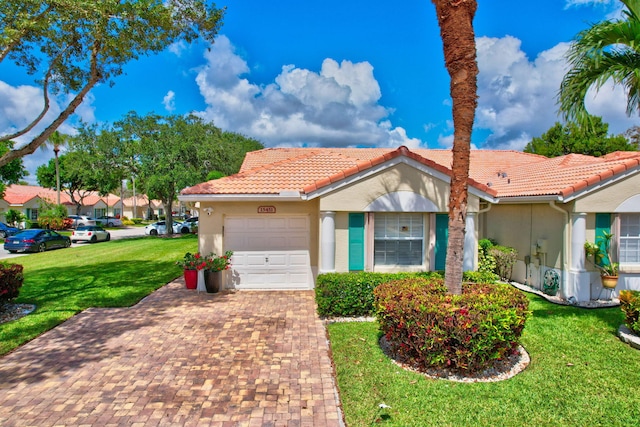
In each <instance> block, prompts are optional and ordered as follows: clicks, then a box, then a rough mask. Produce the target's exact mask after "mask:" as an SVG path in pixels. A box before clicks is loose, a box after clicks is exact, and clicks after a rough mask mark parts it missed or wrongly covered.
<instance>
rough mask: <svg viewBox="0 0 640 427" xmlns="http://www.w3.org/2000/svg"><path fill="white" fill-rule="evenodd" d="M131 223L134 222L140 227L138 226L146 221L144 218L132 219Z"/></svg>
mask: <svg viewBox="0 0 640 427" xmlns="http://www.w3.org/2000/svg"><path fill="white" fill-rule="evenodd" d="M131 221H133V223H134V224H136V225H138V224H142V221H144V220H143V219H142V218H131Z"/></svg>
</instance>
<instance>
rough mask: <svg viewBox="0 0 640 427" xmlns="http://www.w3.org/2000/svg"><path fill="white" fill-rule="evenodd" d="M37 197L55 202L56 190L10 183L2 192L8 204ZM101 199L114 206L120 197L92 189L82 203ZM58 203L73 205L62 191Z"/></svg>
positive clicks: (23, 201) (20, 202)
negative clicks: (106, 194) (101, 193)
mask: <svg viewBox="0 0 640 427" xmlns="http://www.w3.org/2000/svg"><path fill="white" fill-rule="evenodd" d="M36 197H39V198H40V199H42V200H46V201H48V202H52V203H55V202H56V200H57V194H56V190H51V189H49V188H43V187H38V186H36V185H18V184H12V185H9V186H7V188H6V189H5V192H4V197H3V198H4V200H6V201H7V202H8V203H9V204H10V205H24V204H25V203H27V202H29V201H30V200H32V199H34V198H36ZM100 200H102V201H103V202H104V203H108V205H109V206H115V205H116V204H117V203H118V202H119V201H120V197H118V196H116V195H114V194H109V197H107V196H100V195H99V194H98V193H97V192H95V191H92V192H90V193H89V195H88V196H87V197H85V198H84V200H83V204H84V205H85V206H92V205H95V204H96V203H98V202H99V201H100ZM60 203H61V204H63V205H73V203H72V202H71V198H70V197H69V195H68V194H66V193H65V192H64V191H61V192H60Z"/></svg>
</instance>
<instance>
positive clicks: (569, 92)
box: [558, 0, 640, 125]
mask: <svg viewBox="0 0 640 427" xmlns="http://www.w3.org/2000/svg"><path fill="white" fill-rule="evenodd" d="M620 1H621V2H622V3H623V4H624V5H625V6H626V9H625V10H623V12H622V14H623V19H616V20H608V21H603V22H599V23H596V24H594V25H592V26H591V27H589V28H588V29H586V30H584V31H581V32H580V33H578V35H577V36H576V37H575V39H574V41H573V43H572V44H571V47H570V48H569V51H568V52H567V59H568V60H569V65H570V69H569V71H568V72H567V74H566V75H565V76H564V78H563V80H562V83H561V84H560V91H559V92H558V102H559V105H560V113H561V114H562V116H563V118H564V119H565V120H571V121H576V122H578V123H580V124H587V125H591V119H590V116H589V113H588V112H587V109H586V107H585V104H584V100H585V96H586V95H587V91H588V90H589V89H590V88H591V87H593V88H594V89H596V91H597V90H599V89H600V88H601V87H602V85H604V84H605V82H606V81H607V80H609V79H611V80H612V81H613V82H614V83H615V84H619V85H622V86H623V87H624V89H625V91H626V93H627V115H631V113H633V112H634V111H638V110H640V45H639V44H638V41H639V40H638V39H639V38H640V0H620Z"/></svg>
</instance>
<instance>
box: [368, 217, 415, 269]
mask: <svg viewBox="0 0 640 427" xmlns="http://www.w3.org/2000/svg"><path fill="white" fill-rule="evenodd" d="M374 224H375V227H374V248H373V249H374V264H375V265H422V264H423V260H424V256H423V250H424V245H423V242H424V221H423V217H422V214H413V213H412V214H406V213H376V214H375V219H374Z"/></svg>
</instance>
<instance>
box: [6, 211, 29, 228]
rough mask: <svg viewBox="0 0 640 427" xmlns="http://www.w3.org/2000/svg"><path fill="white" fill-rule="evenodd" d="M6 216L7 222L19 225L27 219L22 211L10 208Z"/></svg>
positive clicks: (14, 225) (15, 225)
mask: <svg viewBox="0 0 640 427" xmlns="http://www.w3.org/2000/svg"><path fill="white" fill-rule="evenodd" d="M4 218H5V220H6V221H7V224H9V225H11V226H13V227H17V226H18V224H20V223H21V222H22V221H24V220H25V219H27V218H26V217H25V216H24V215H23V214H22V212H20V211H17V210H15V209H9V210H8V211H7V212H6V213H5V214H4Z"/></svg>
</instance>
